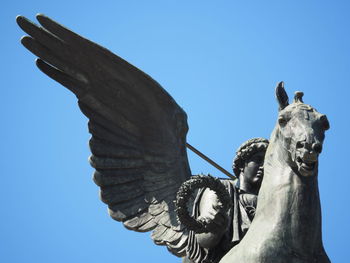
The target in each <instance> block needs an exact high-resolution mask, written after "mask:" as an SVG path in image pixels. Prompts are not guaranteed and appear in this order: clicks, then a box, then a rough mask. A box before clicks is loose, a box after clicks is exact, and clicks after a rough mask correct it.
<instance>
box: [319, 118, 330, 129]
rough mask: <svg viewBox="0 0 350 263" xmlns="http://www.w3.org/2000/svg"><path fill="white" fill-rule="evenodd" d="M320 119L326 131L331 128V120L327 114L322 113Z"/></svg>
mask: <svg viewBox="0 0 350 263" xmlns="http://www.w3.org/2000/svg"><path fill="white" fill-rule="evenodd" d="M320 121H321V122H322V126H323V129H324V130H325V131H326V130H328V129H329V121H328V119H327V116H326V115H322V116H321V117H320Z"/></svg>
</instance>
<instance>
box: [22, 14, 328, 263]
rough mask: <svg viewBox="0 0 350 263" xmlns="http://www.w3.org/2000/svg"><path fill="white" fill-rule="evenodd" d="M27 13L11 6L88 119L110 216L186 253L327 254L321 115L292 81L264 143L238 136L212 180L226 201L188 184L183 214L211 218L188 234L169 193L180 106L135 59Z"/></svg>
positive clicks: (43, 62) (248, 262) (174, 186)
mask: <svg viewBox="0 0 350 263" xmlns="http://www.w3.org/2000/svg"><path fill="white" fill-rule="evenodd" d="M37 19H38V21H39V23H40V24H41V26H38V25H36V24H34V23H32V22H31V21H29V20H28V19H26V18H24V17H22V16H19V17H17V23H18V25H19V26H20V27H21V28H22V29H23V30H24V31H25V32H26V33H27V34H28V35H29V36H25V37H23V38H22V40H21V42H22V44H23V45H24V46H25V47H26V48H27V49H28V50H29V51H31V52H32V53H33V54H34V55H36V56H37V57H38V60H37V66H38V68H39V69H40V70H41V71H42V72H44V73H45V74H46V75H48V76H49V77H51V78H53V79H54V80H56V81H57V82H59V83H61V84H62V85H63V86H65V87H66V88H68V89H69V90H70V91H72V92H73V93H74V94H75V95H76V96H77V98H78V104H79V107H80V109H81V110H82V112H83V113H84V114H85V115H86V116H87V117H88V118H89V124H88V125H89V132H90V133H91V134H92V137H91V139H90V149H91V152H92V156H91V158H90V163H91V165H92V166H93V167H94V168H95V170H96V171H95V173H94V181H95V183H96V184H97V185H98V186H100V188H101V199H102V201H103V202H105V203H106V204H107V205H108V208H109V212H110V215H111V217H112V218H113V219H115V220H117V221H120V222H122V223H123V224H124V226H125V227H127V228H128V229H131V230H134V231H139V232H146V231H153V232H152V239H153V240H154V242H155V243H156V244H157V245H165V246H167V248H168V249H169V251H170V252H172V253H173V254H174V255H176V256H178V257H184V261H186V262H188V261H189V262H221V263H229V262H241V263H260V262H261V263H262V262H269V263H270V262H274V263H279V262H281V263H282V262H283V263H286V262H287V263H288V262H290V263H309V262H317V263H324V262H330V261H329V259H328V257H327V255H326V253H325V251H324V248H323V244H322V235H321V208H320V200H319V193H318V182H317V173H318V156H319V154H320V153H321V151H322V144H323V140H324V133H325V130H327V129H328V128H329V123H328V120H327V118H326V116H325V115H323V114H320V113H318V112H317V111H316V110H315V109H314V108H312V107H311V106H310V105H307V104H304V103H303V100H302V97H303V93H302V92H297V93H296V94H295V98H294V102H293V103H291V104H289V102H288V96H287V94H286V92H285V90H284V85H283V83H282V82H281V83H279V84H278V86H277V88H276V97H277V100H278V103H279V117H278V121H277V124H276V127H275V129H274V130H273V132H272V135H271V138H270V142H269V146H268V147H267V143H268V142H267V140H264V139H254V140H255V141H254V142H253V143H252V141H250V142H249V141H248V143H246V144H244V145H243V146H242V147H241V148H240V149H239V150H238V151H237V157H236V159H235V161H234V172H235V174H236V176H237V177H238V180H221V183H222V184H223V185H224V188H222V189H223V190H222V191H227V193H228V196H229V197H230V198H231V199H232V206H231V207H230V208H228V209H226V210H224V209H221V208H222V207H223V204H220V200H219V199H218V194H217V193H216V192H214V191H212V190H209V189H208V188H207V187H202V188H201V189H199V190H198V191H197V192H196V193H194V195H195V200H194V201H193V202H192V203H191V204H189V205H191V206H193V214H192V216H193V219H194V220H197V221H198V222H202V223H203V224H202V225H204V226H205V225H206V224H207V225H208V224H209V225H210V226H211V227H209V228H207V229H206V231H204V232H203V231H197V233H196V232H194V231H193V230H189V226H187V225H186V222H184V223H180V222H179V221H178V220H177V215H176V208H175V204H174V201H175V199H176V194H177V191H178V190H179V188H180V186H181V185H182V184H183V183H184V182H185V181H187V180H189V179H190V178H191V171H190V168H189V164H188V160H187V153H186V134H187V130H188V126H187V116H186V113H185V112H184V111H183V110H182V109H181V108H180V107H179V106H178V105H177V103H176V102H175V101H174V100H173V98H172V97H171V96H170V95H169V94H168V93H167V92H166V91H165V90H164V89H163V88H162V87H161V86H160V85H159V84H158V83H157V82H155V81H154V80H153V79H152V78H151V77H149V76H148V75H146V74H145V73H143V72H142V71H140V70H139V69H137V68H136V67H134V66H132V65H130V64H129V63H128V62H126V61H124V60H123V59H121V58H120V57H118V56H116V55H114V54H113V53H111V52H110V51H108V50H106V49H104V48H103V47H101V46H98V45H97V44H95V43H93V42H91V41H89V40H87V39H85V38H83V37H81V36H79V35H77V34H75V33H73V32H71V31H70V30H68V29H66V28H64V27H63V26H61V25H59V24H58V23H56V22H55V21H53V20H51V19H50V18H48V17H46V16H44V15H38V16H37ZM259 140H260V141H259ZM254 147H255V148H254ZM266 147H267V149H266ZM250 149H255V150H250ZM265 151H266V154H265ZM263 160H264V162H263ZM262 163H263V165H262ZM263 175H264V179H263V180H262V178H263ZM218 189H219V188H218ZM220 189H221V188H220ZM217 191H219V190H217ZM220 191H221V190H220ZM223 196H227V195H223ZM178 209H180V210H181V209H182V208H181V207H178Z"/></svg>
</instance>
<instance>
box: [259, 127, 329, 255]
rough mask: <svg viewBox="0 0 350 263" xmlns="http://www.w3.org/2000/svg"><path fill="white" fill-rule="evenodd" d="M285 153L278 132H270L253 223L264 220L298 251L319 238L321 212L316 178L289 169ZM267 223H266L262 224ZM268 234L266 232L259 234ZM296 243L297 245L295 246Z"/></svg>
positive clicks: (287, 156) (271, 230) (286, 153)
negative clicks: (297, 248)
mask: <svg viewBox="0 0 350 263" xmlns="http://www.w3.org/2000/svg"><path fill="white" fill-rule="evenodd" d="M289 155H290V154H289V152H288V151H287V150H286V149H285V148H284V147H283V143H282V140H281V139H280V138H279V134H278V130H277V129H275V131H274V132H273V133H272V136H271V139H270V145H269V147H268V149H267V152H266V156H265V163H264V180H263V183H262V186H261V188H260V192H259V197H258V206H257V210H256V216H255V219H254V220H253V223H257V224H258V222H261V221H264V222H265V223H268V224H269V225H270V226H271V229H270V230H269V228H266V229H265V230H263V231H270V232H272V233H273V235H275V236H276V238H278V235H280V238H283V239H285V238H288V239H290V240H292V241H293V243H294V242H295V244H294V245H295V246H296V247H300V245H301V246H305V247H304V248H303V247H300V249H302V250H303V249H312V250H314V249H315V247H308V245H306V244H309V245H310V246H314V245H315V244H316V243H317V242H318V241H320V240H322V239H321V211H320V200H319V192H318V182H317V176H314V177H310V178H305V177H302V176H300V175H298V174H296V173H295V172H294V171H293V169H292V168H291V167H290V161H289ZM266 221H268V222H266ZM263 234H266V235H268V233H263ZM298 243H299V244H298Z"/></svg>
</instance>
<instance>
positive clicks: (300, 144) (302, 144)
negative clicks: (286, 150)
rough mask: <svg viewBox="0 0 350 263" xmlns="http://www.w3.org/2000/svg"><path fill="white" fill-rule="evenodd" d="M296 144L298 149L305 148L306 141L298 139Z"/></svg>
mask: <svg viewBox="0 0 350 263" xmlns="http://www.w3.org/2000/svg"><path fill="white" fill-rule="evenodd" d="M296 146H297V149H299V148H303V147H304V146H305V143H304V142H301V141H298V142H297V145H296Z"/></svg>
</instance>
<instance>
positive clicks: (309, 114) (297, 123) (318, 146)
mask: <svg viewBox="0 0 350 263" xmlns="http://www.w3.org/2000/svg"><path fill="white" fill-rule="evenodd" d="M276 97H277V101H278V103H279V115H278V121H277V124H276V130H275V131H276V138H277V139H278V140H279V141H280V142H281V143H282V145H283V148H284V149H285V150H286V151H287V152H288V154H287V155H288V160H289V162H290V165H291V167H292V168H295V169H296V170H297V171H298V173H299V174H300V175H302V176H313V175H316V174H317V170H318V169H317V168H318V156H319V154H320V153H321V151H322V144H323V140H324V137H325V131H326V130H328V129H329V122H328V120H327V117H326V115H324V114H321V113H319V112H317V110H316V109H314V108H313V107H311V106H310V105H308V104H305V103H304V102H303V99H302V98H303V93H302V92H300V91H297V92H295V97H294V101H293V103H291V104H289V103H288V96H287V93H286V92H285V90H284V84H283V82H280V83H279V84H278V86H277V88H276Z"/></svg>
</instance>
